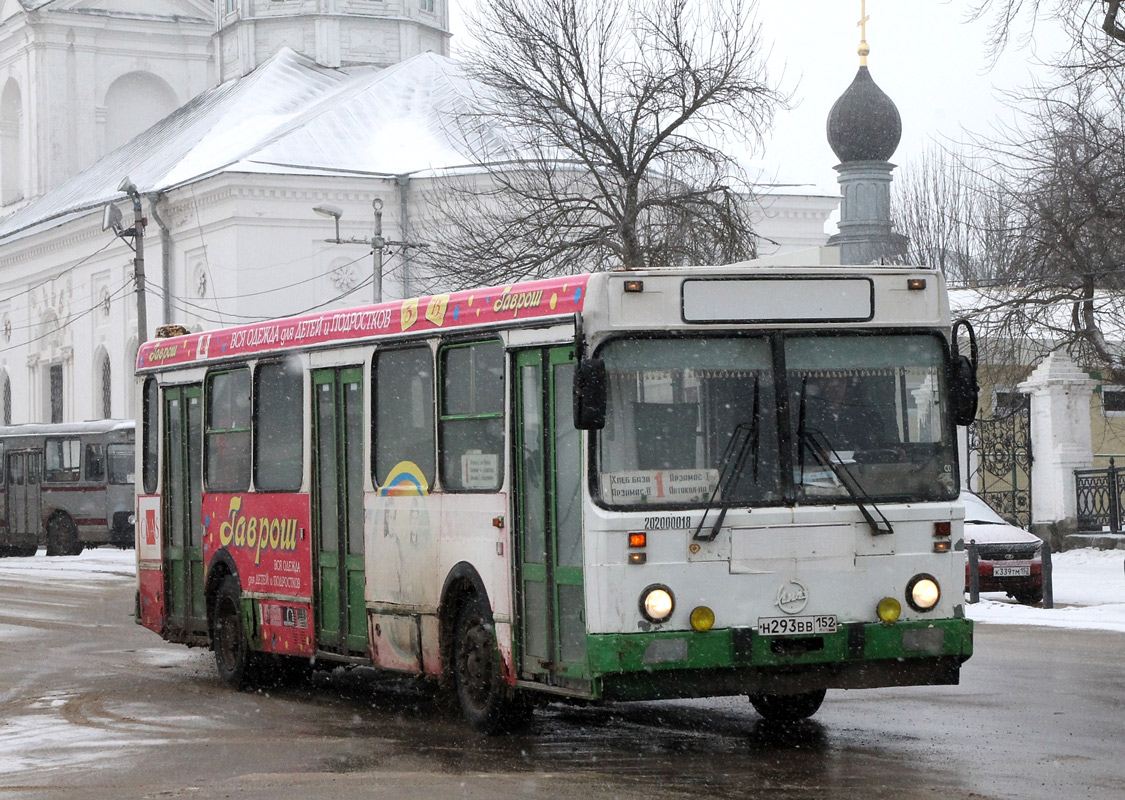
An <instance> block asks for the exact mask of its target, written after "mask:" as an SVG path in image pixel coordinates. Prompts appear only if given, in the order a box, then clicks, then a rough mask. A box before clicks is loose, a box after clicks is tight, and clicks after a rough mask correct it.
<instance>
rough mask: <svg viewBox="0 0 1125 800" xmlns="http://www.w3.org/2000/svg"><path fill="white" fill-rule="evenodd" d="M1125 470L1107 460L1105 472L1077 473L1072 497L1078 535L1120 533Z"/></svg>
mask: <svg viewBox="0 0 1125 800" xmlns="http://www.w3.org/2000/svg"><path fill="white" fill-rule="evenodd" d="M1122 473H1125V469H1118V468H1117V465H1116V464H1115V463H1114V460H1113V459H1112V458H1111V459H1110V460H1109V467H1108V469H1076V470H1075V471H1074V494H1075V499H1076V501H1077V506H1078V531H1079V533H1121V510H1122V496H1121V493H1122V491H1123V490H1125V475H1123V474H1122Z"/></svg>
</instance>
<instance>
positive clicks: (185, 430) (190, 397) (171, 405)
mask: <svg viewBox="0 0 1125 800" xmlns="http://www.w3.org/2000/svg"><path fill="white" fill-rule="evenodd" d="M202 397H203V393H202V390H201V389H200V387H199V385H198V384H194V385H191V386H171V387H169V388H167V389H165V390H164V430H165V439H164V453H165V469H164V493H163V494H164V524H163V525H162V526H161V529H162V530H163V532H164V568H165V570H166V572H165V578H164V598H165V608H166V609H167V615H168V620H167V622H168V626H169V627H170V628H172V629H174V630H178V631H181V632H183V633H185V634H206V633H207V603H206V599H205V597H204V595H203V514H202V508H203V503H202V501H203V496H202V491H203V486H202V480H203V401H202Z"/></svg>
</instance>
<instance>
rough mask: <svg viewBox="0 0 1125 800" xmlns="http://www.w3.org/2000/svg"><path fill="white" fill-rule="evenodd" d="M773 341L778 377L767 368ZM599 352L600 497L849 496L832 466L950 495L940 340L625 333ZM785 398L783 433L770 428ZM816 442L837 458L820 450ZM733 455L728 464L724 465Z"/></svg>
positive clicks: (733, 499)
mask: <svg viewBox="0 0 1125 800" xmlns="http://www.w3.org/2000/svg"><path fill="white" fill-rule="evenodd" d="M775 348H780V354H779V355H780V359H779V360H781V359H783V363H784V364H785V365H786V366H785V372H784V374H783V375H778V374H776V373H775V369H774V364H775V359H774V352H775ZM599 355H600V356H601V357H602V358H603V359H604V360H605V363H606V368H607V375H608V405H607V415H606V425H605V428H604V429H603V430H602V431H601V432H600V434H599V435H598V448H597V452H598V470H599V474H598V476H597V478H598V479H597V481H596V482H595V488H596V490H597V491H598V493H599V495H600V500H601V501H602V502H603V503H604V504H605V505H608V506H611V507H624V508H629V507H636V506H642V505H643V506H646V507H647V506H660V507H666V508H675V507H700V506H703V505H707V504H708V503H709V502H715V503H721V504H722V505H726V506H730V505H778V504H781V503H782V502H783V498H785V497H793V498H795V499H796V501H797V502H798V503H839V502H841V501H843V502H848V501H849V498H850V496H851V495H850V493H849V491H848V488H847V487H846V486H845V485H844V483H843V481H841V480H840V471H841V469H845V470H847V473H848V474H849V475H850V476H851V477H852V478H853V480H852V483H853V488H854V487H855V486H858V487H859V488H860V489H861V491H862V492H863V493H864V494H865V495H866V496H868V497H869V498H871V499H874V500H884V501H885V500H938V499H952V498H954V497H955V496H956V476H957V470H956V458H955V452H954V447H953V442H952V441H951V431H952V428H951V426H950V425H949V423H948V421H947V419H946V416H945V415H946V410H945V404H944V403H943V401H942V397H943V392H944V389H943V387H944V377H943V376H944V370H945V355H944V347H943V342H942V340H941V339H940V338H939V337H937V336H933V335H929V334H914V335H911V334H894V335H885V334H879V335H872V334H863V335H859V334H855V335H851V334H849V335H843V334H833V335H825V334H815V335H814V334H799V335H796V334H793V335H787V336H784V337H782V336H776V335H774V336H766V335H762V336H755V335H750V336H737V337H736V336H709V337H679V338H646V339H625V338H621V339H614V340H611V341H609V342H607V343H606V344H605V345H604V346H603V347H602V348H601V350H600V351H599ZM783 398H784V399H785V400H786V402H787V404H788V414H789V423H790V427H789V430H787V431H783V430H781V426H780V424H779V419H780V415H779V406H780V404H781V401H782V399H783ZM812 437H815V438H816V440H817V441H819V442H820V443H821V444H822V445H823V447H822V448H821V449H822V452H827V453H829V454H830V456H829V457H830V458H831V459H832V460H833V462H835V463H833V464H832V465H826V464H824V463H822V460H821V459H818V458H817V457H816V455H815V454H814V453H813V452H812V451H811V449H810V444H811V441H810V439H811V438H812ZM732 439H733V440H736V441H735V442H734V444H735V445H736V447H733V448H732V447H731V444H732ZM783 448H786V450H785V454H786V456H787V458H786V459H785V460H786V461H788V462H789V463H790V464H791V465H792V471H791V473H790V474H784V470H783V469H782V466H781V464H782V458H781V454H782V452H783ZM732 450H734V451H738V455H739V463H738V466H737V469H735V470H731V469H730V465H729V464H726V463H725V461H726V460H729V459H730V452H731V451H732ZM830 466H831V467H835V468H829V467H830ZM720 475H722V486H720ZM845 477H847V476H845Z"/></svg>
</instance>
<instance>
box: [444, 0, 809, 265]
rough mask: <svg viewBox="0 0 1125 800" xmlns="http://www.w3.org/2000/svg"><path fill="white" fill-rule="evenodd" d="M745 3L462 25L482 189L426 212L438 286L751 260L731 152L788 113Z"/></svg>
mask: <svg viewBox="0 0 1125 800" xmlns="http://www.w3.org/2000/svg"><path fill="white" fill-rule="evenodd" d="M751 9H752V0H599V2H596V3H593V2H588V1H587V0H492V2H489V3H482V4H481V10H480V11H479V12H478V14H477V15H476V16H474V17H472V18H470V21H469V27H470V32H471V35H472V38H473V42H474V43H475V44H473V45H472V46H471V48H470V49H469V50H468V52H467V53H466V54H465V55H464V61H465V63H466V71H467V74H468V76H469V77H471V78H472V79H474V80H475V81H477V82H479V84H480V85H481V86H483V87H485V88H486V91H485V92H483V93H482V96H481V98H480V99H481V103H482V106H481V110H480V111H479V114H477V115H476V119H475V120H474V122H475V123H476V124H477V125H478V129H479V130H481V131H483V132H488V135H487V136H486V135H484V134H483V133H482V135H481V137H480V140H481V141H482V142H483V143H485V144H483V145H482V147H481V149H480V152H479V154H478V158H477V161H478V167H479V169H480V170H481V172H480V173H479V174H478V175H475V176H474V175H469V176H467V177H466V178H465V179H464V180H463V181H462V182H461V183H460V184H458V185H457V186H455V187H454V188H453V189H452V190H450V191H446V192H445V193H444V195H443V196H442V197H441V198H437V202H438V205H439V206H440V207H441V209H442V212H443V213H442V214H441V224H442V225H443V226H444V229H443V233H442V236H441V237H440V240H441V241H440V242H436V243H433V244H431V245H430V247H429V249H428V251H427V253H426V256H425V257H426V261H427V264H426V266H427V267H428V269H429V270H430V271H431V274H432V276H433V277H434V279H435V280H436V281H437V282H439V283H441V284H443V285H446V286H449V285H454V286H458V285H459V286H464V285H473V284H477V285H479V284H485V283H495V282H501V281H508V280H514V279H521V278H527V277H534V276H541V275H548V274H560V273H562V274H565V273H570V272H575V271H580V270H590V269H595V270H596V269H604V268H607V267H610V266H619V267H627V268H642V267H653V266H661V265H667V264H676V263H685V262H694V263H705V262H726V261H732V260H737V259H741V258H746V257H750V256H752V255H753V254H754V252H755V245H754V238H753V231H752V228H751V223H750V218H749V210H750V203H751V202H752V199H753V197H752V192H751V190H750V186H749V184H748V182H747V181H746V180H745V178H744V176H743V175H742V173H741V171H740V170H739V169H738V167H737V165H736V163H735V162H734V160H733V159H732V158H731V157H730V156H729V155H728V154H727V153H726V152H724V150H723V149H722V146H723V144H724V143H725V141H726V140H727V139H730V138H732V137H733V138H735V139H737V140H740V141H742V142H746V143H750V144H753V143H760V141H761V134H762V133H763V132H764V131H765V130H766V129H767V127H768V126H769V124H770V123H771V122H772V116H773V113H774V110H775V109H776V108H778V107H782V106H784V105H786V104H787V103H788V100H789V98H788V97H787V96H786V95H784V94H783V93H782V92H781V91H780V90H779V89H778V88H777V87H776V86H775V85H774V84H773V83H771V81H770V78H769V76H768V74H767V71H766V67H765V60H764V57H765V55H766V54H765V53H764V52H763V49H762V44H761V32H760V27H759V26H758V25H757V24H756V23H755V22H754V20H753V18H752V16H751V13H750V12H751Z"/></svg>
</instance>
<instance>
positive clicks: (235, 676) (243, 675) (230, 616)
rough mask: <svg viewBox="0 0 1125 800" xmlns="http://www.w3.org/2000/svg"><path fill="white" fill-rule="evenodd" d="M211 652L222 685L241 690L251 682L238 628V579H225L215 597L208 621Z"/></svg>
mask: <svg viewBox="0 0 1125 800" xmlns="http://www.w3.org/2000/svg"><path fill="white" fill-rule="evenodd" d="M211 649H212V650H213V651H214V652H215V666H216V668H217V669H218V671H219V677H220V678H222V679H223V682H224V683H227V684H229V685H231V686H233V687H234V688H236V689H243V688H245V687H247V686H248V685H249V684H250V682H251V677H252V673H253V656H254V653H253V652H252V651H251V650H250V642H249V640H248V639H247V638H246V629H245V627H244V626H243V624H242V587H241V586H239V583H238V578H236V577H234V576H233V575H227V576H226V577H225V578H223V582H222V583H221V584H220V585H219V591H218V592H217V593H216V595H215V606H214V612H213V616H212V620H211Z"/></svg>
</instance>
